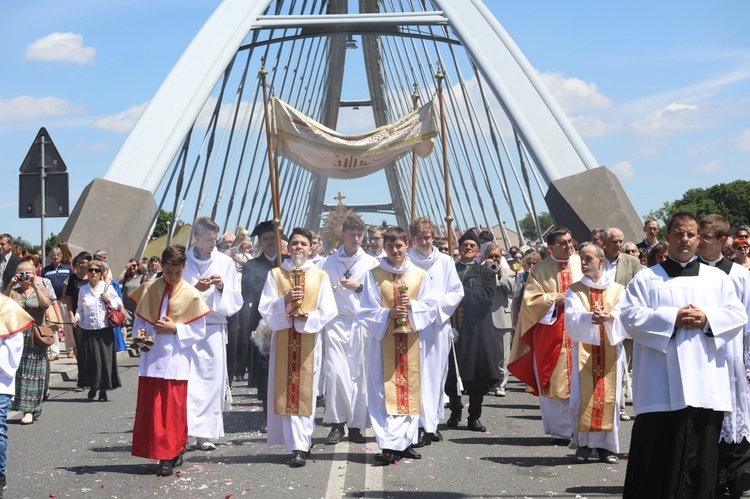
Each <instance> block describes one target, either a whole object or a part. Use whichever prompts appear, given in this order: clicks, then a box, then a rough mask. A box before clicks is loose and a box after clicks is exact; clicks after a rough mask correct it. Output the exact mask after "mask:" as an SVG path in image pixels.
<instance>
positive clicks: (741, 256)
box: [732, 236, 750, 269]
mask: <svg viewBox="0 0 750 499" xmlns="http://www.w3.org/2000/svg"><path fill="white" fill-rule="evenodd" d="M732 249H733V250H734V263H739V264H740V265H742V266H743V267H745V268H746V269H750V258H748V252H750V250H749V249H748V239H747V238H745V237H736V236H735V238H734V241H732Z"/></svg>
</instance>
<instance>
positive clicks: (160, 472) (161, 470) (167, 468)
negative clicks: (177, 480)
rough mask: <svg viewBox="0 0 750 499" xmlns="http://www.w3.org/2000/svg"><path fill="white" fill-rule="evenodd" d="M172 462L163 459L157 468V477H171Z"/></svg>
mask: <svg viewBox="0 0 750 499" xmlns="http://www.w3.org/2000/svg"><path fill="white" fill-rule="evenodd" d="M172 468H173V466H172V460H171V459H162V460H161V461H159V464H158V465H157V466H156V476H170V475H171V474H172Z"/></svg>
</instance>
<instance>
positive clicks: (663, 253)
mask: <svg viewBox="0 0 750 499" xmlns="http://www.w3.org/2000/svg"><path fill="white" fill-rule="evenodd" d="M668 250H669V248H668V247H667V245H666V244H664V243H657V244H656V245H655V246H654V247H653V248H651V249H650V250H648V257H647V258H646V263H647V265H648V266H649V267H653V266H654V265H659V264H660V263H661V262H663V261H664V260H666V259H667V251H668Z"/></svg>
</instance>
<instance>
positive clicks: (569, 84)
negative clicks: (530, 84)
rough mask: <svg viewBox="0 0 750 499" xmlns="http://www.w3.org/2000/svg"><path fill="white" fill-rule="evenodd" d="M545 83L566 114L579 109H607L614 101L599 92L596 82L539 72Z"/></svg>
mask: <svg viewBox="0 0 750 499" xmlns="http://www.w3.org/2000/svg"><path fill="white" fill-rule="evenodd" d="M539 77H540V78H541V79H542V82H544V85H545V86H546V87H547V88H548V89H549V91H550V93H551V94H552V96H553V97H554V98H555V100H557V102H558V103H559V104H560V107H562V108H563V110H564V111H565V113H566V114H568V115H569V114H570V113H571V112H573V111H575V110H579V109H606V108H609V107H612V101H611V100H610V99H609V98H608V97H606V96H605V95H603V94H602V93H600V92H599V90H598V89H597V86H596V83H593V82H585V81H583V80H582V79H580V78H575V77H571V78H565V77H564V76H563V75H562V74H560V73H550V72H544V73H539Z"/></svg>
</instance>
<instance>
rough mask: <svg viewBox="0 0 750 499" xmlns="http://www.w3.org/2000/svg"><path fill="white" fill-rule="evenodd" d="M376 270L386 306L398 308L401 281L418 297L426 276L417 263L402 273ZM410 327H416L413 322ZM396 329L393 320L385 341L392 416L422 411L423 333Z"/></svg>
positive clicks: (387, 398) (387, 401) (387, 402)
mask: <svg viewBox="0 0 750 499" xmlns="http://www.w3.org/2000/svg"><path fill="white" fill-rule="evenodd" d="M372 274H373V277H375V281H376V282H377V283H378V290H379V291H380V300H381V302H382V303H383V308H394V306H395V305H394V304H395V303H396V297H397V296H398V294H399V293H398V289H397V288H398V285H399V284H406V285H407V286H408V287H409V290H408V291H407V292H406V294H407V295H409V298H410V299H412V300H416V299H417V297H418V296H419V290H420V288H421V287H422V279H423V278H424V271H423V270H422V269H419V268H417V267H415V268H413V269H412V270H410V271H409V272H407V273H405V274H402V275H401V274H395V275H394V274H391V273H389V272H386V271H385V270H383V269H381V268H380V267H378V268H376V269H373V271H372ZM396 279H398V281H396ZM409 327H410V328H411V329H412V330H413V329H414V327H413V326H412V325H411V324H409ZM394 329H395V320H390V321H389V322H388V329H387V330H386V332H385V336H384V337H383V342H382V350H383V381H384V384H385V411H386V413H387V414H388V415H389V416H408V415H419V414H422V398H421V393H422V386H421V375H422V374H421V370H420V356H421V354H420V347H419V333H418V332H417V331H414V332H413V333H406V334H401V333H399V334H394V333H393V330H394Z"/></svg>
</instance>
